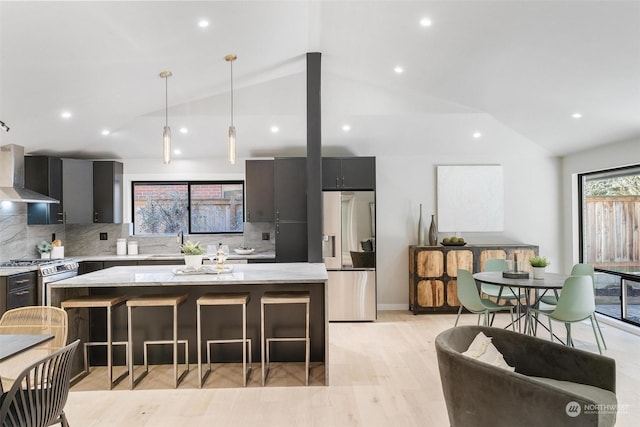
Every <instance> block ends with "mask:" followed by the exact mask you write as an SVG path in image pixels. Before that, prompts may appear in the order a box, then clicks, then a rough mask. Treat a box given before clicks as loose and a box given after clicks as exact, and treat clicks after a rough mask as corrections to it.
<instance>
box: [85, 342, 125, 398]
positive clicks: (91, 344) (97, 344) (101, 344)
mask: <svg viewBox="0 0 640 427" xmlns="http://www.w3.org/2000/svg"><path fill="white" fill-rule="evenodd" d="M108 345H109V343H108V342H106V341H89V342H86V343H84V345H83V348H84V372H83V374H84V375H83V376H82V377H79V378H78V380H80V379H81V378H84V377H85V376H87V375H89V369H90V365H89V351H88V347H107V346H108ZM111 345H112V346H115V345H123V346H124V352H125V356H124V357H125V362H124V364H125V366H126V368H127V369H126V370H125V371H124V372H123V373H121V374H120V375H119V376H118V377H117V378H116V379H115V380H113V381H111V386H110V387H109V388H113V386H114V385H117V384H118V383H119V382H120V381H122V380H123V379H125V378H126V376H127V375H128V374H129V342H128V341H114V342H112V343H111ZM112 367H113V366H107V369H112Z"/></svg>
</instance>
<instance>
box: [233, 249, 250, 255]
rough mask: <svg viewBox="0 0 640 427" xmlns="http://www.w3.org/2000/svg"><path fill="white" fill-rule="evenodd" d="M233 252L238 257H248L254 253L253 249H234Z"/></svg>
mask: <svg viewBox="0 0 640 427" xmlns="http://www.w3.org/2000/svg"><path fill="white" fill-rule="evenodd" d="M233 251H234V252H235V253H237V254H238V255H249V254H250V253H251V252H253V251H255V249H253V248H252V249H234V250H233Z"/></svg>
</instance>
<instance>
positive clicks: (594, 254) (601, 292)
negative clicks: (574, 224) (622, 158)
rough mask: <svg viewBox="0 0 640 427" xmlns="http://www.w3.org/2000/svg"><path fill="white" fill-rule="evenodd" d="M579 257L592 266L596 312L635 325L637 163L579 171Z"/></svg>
mask: <svg viewBox="0 0 640 427" xmlns="http://www.w3.org/2000/svg"><path fill="white" fill-rule="evenodd" d="M578 185H579V195H580V207H581V209H580V212H581V215H580V229H581V233H580V260H581V262H584V263H588V264H592V265H593V266H594V267H595V268H596V270H597V274H596V277H595V287H596V289H595V293H596V310H597V311H598V312H600V313H602V314H606V315H608V316H611V317H615V318H618V319H620V320H624V321H627V322H630V323H634V324H638V325H640V234H639V233H640V166H638V165H636V166H631V167H625V168H617V169H609V170H604V171H598V172H592V173H587V174H581V175H579V179H578Z"/></svg>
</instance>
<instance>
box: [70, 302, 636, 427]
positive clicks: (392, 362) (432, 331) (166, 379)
mask: <svg viewBox="0 0 640 427" xmlns="http://www.w3.org/2000/svg"><path fill="white" fill-rule="evenodd" d="M507 318H508V315H499V317H498V318H496V326H504V325H505V324H506V322H507ZM476 319H477V317H476V316H473V315H469V314H467V315H464V316H463V319H462V320H461V323H463V324H475V322H476ZM454 321H455V315H442V314H439V315H419V316H414V315H412V314H410V313H409V312H404V311H403V312H381V313H379V319H378V321H377V322H374V323H331V324H330V326H329V329H330V332H329V334H330V365H329V373H330V379H329V381H330V385H329V386H324V385H322V384H323V381H322V378H323V376H324V371H323V369H324V368H323V366H321V365H320V366H317V365H316V366H314V368H313V370H312V380H311V385H310V386H309V387H305V386H304V372H303V371H304V369H303V366H304V365H303V364H300V365H298V364H291V365H287V366H286V367H284V366H279V367H278V366H276V367H274V371H273V377H272V379H271V380H270V382H269V384H268V386H267V387H264V388H263V387H261V386H260V385H259V381H260V365H259V364H254V369H255V370H254V372H253V375H252V379H251V382H250V384H249V386H248V387H247V388H243V387H241V382H240V381H241V376H240V368H239V365H232V366H223V367H221V368H220V369H219V370H218V371H217V372H214V373H213V374H212V375H211V376H210V377H209V379H208V380H207V381H208V382H207V384H206V387H205V388H204V389H202V390H200V389H198V388H197V367H195V369H194V367H192V370H191V372H189V374H188V376H187V377H186V381H185V382H184V383H183V384H181V386H180V387H179V388H178V390H174V389H173V388H172V380H171V375H172V369H170V368H167V367H164V366H163V367H156V368H155V369H154V370H153V371H152V372H151V373H150V374H149V375H148V376H147V377H146V378H144V379H143V381H142V382H141V383H140V385H139V386H138V388H136V389H135V390H134V391H129V390H128V382H127V381H128V379H125V380H124V381H123V383H121V384H119V385H118V386H117V387H116V389H114V390H112V391H107V390H105V381H106V380H105V370H104V369H101V368H97V369H95V370H94V371H92V373H91V374H90V375H89V376H88V377H86V378H85V379H83V380H82V381H80V382H79V383H78V384H77V385H75V386H74V387H73V388H72V390H71V393H70V394H69V399H68V401H67V405H66V408H65V412H66V414H67V418H68V419H69V422H70V424H71V426H72V427H88V426H154V427H158V426H181V425H183V426H189V427H192V426H210V425H216V426H234V427H241V426H251V427H255V426H260V427H271V426H273V427H283V426H331V427H338V426H366V427H369V426H385V427H386V426H429V427H432V426H434V427H439V426H448V425H449V423H448V418H447V411H446V407H445V404H444V399H443V396H442V390H441V386H440V377H439V374H438V366H437V361H436V355H435V349H434V340H435V337H436V335H437V334H438V333H439V332H441V331H443V330H445V329H447V328H449V327H451V326H453V323H454ZM601 326H602V328H603V332H604V335H605V339H606V340H607V345H608V346H609V350H607V351H606V352H605V354H606V355H607V356H610V357H613V358H615V359H616V362H617V395H618V402H619V403H620V404H621V409H620V410H619V413H618V423H617V426H620V427H626V426H629V427H631V426H637V425H638V421H637V420H638V417H640V336H636V335H633V334H630V333H628V332H625V331H622V330H620V329H617V328H615V327H613V326H610V325H606V324H604V323H602V322H601ZM561 328H562V326H561V325H558V326H557V330H561ZM554 330H555V329H554ZM573 334H574V341H575V345H576V347H577V348H581V349H585V350H588V351H595V352H597V348H596V346H595V341H594V337H593V332H592V331H591V327H590V325H589V324H588V323H584V324H578V325H575V326H574V329H573ZM544 337H545V338H546V336H544ZM138 369H141V368H138ZM136 372H138V371H136ZM541 425H543V424H541Z"/></svg>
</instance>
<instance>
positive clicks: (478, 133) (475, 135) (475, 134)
mask: <svg viewBox="0 0 640 427" xmlns="http://www.w3.org/2000/svg"><path fill="white" fill-rule="evenodd" d="M472 136H473V137H474V138H475V139H478V138H482V133H480V132H474V133H473V135H472Z"/></svg>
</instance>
